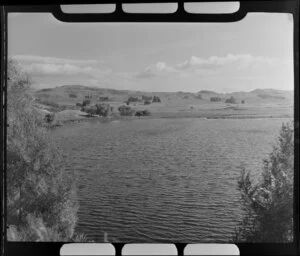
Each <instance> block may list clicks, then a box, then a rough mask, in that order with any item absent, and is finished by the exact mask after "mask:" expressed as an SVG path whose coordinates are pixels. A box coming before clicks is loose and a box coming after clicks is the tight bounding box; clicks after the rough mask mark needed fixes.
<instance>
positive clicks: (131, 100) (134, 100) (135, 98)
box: [127, 96, 141, 103]
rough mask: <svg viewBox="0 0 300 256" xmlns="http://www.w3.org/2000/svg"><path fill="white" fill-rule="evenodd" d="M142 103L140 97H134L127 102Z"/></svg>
mask: <svg viewBox="0 0 300 256" xmlns="http://www.w3.org/2000/svg"><path fill="white" fill-rule="evenodd" d="M139 101H141V100H140V99H139V98H138V97H133V96H130V97H129V98H128V100H127V102H129V103H130V102H139Z"/></svg>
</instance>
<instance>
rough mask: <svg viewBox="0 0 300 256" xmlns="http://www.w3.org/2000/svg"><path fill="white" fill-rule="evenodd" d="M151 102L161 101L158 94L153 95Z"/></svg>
mask: <svg viewBox="0 0 300 256" xmlns="http://www.w3.org/2000/svg"><path fill="white" fill-rule="evenodd" d="M152 102H161V100H160V98H159V97H158V96H153V100H152Z"/></svg>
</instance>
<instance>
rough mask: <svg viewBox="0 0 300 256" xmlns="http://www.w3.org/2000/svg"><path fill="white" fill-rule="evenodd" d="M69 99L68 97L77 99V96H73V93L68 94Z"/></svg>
mask: <svg viewBox="0 0 300 256" xmlns="http://www.w3.org/2000/svg"><path fill="white" fill-rule="evenodd" d="M69 97H70V98H77V95H76V94H74V93H70V94H69Z"/></svg>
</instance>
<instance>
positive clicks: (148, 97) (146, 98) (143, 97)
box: [142, 95, 153, 101]
mask: <svg viewBox="0 0 300 256" xmlns="http://www.w3.org/2000/svg"><path fill="white" fill-rule="evenodd" d="M152 98H153V97H152V96H145V95H143V96H142V100H143V101H152Z"/></svg>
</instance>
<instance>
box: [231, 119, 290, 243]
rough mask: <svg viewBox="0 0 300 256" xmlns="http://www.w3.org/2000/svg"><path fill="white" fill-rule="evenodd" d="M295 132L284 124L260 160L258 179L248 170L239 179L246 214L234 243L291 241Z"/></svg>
mask: <svg viewBox="0 0 300 256" xmlns="http://www.w3.org/2000/svg"><path fill="white" fill-rule="evenodd" d="M293 181H294V133H293V128H292V125H291V124H283V125H282V128H281V130H280V134H279V137H278V139H277V142H276V144H275V145H274V146H273V150H272V152H271V153H270V154H269V157H268V158H267V159H265V160H264V161H263V170H262V177H261V181H260V182H257V183H254V182H253V181H252V180H251V178H250V172H246V171H245V170H243V171H242V173H241V176H240V178H239V180H238V188H239V190H240V192H241V196H242V203H243V208H244V211H245V216H244V218H243V221H242V223H241V226H240V227H239V229H238V230H237V232H236V236H235V238H234V240H235V241H236V242H265V243H268V242H273V243H274V242H281V243H286V242H292V241H293V184H294V182H293Z"/></svg>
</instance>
